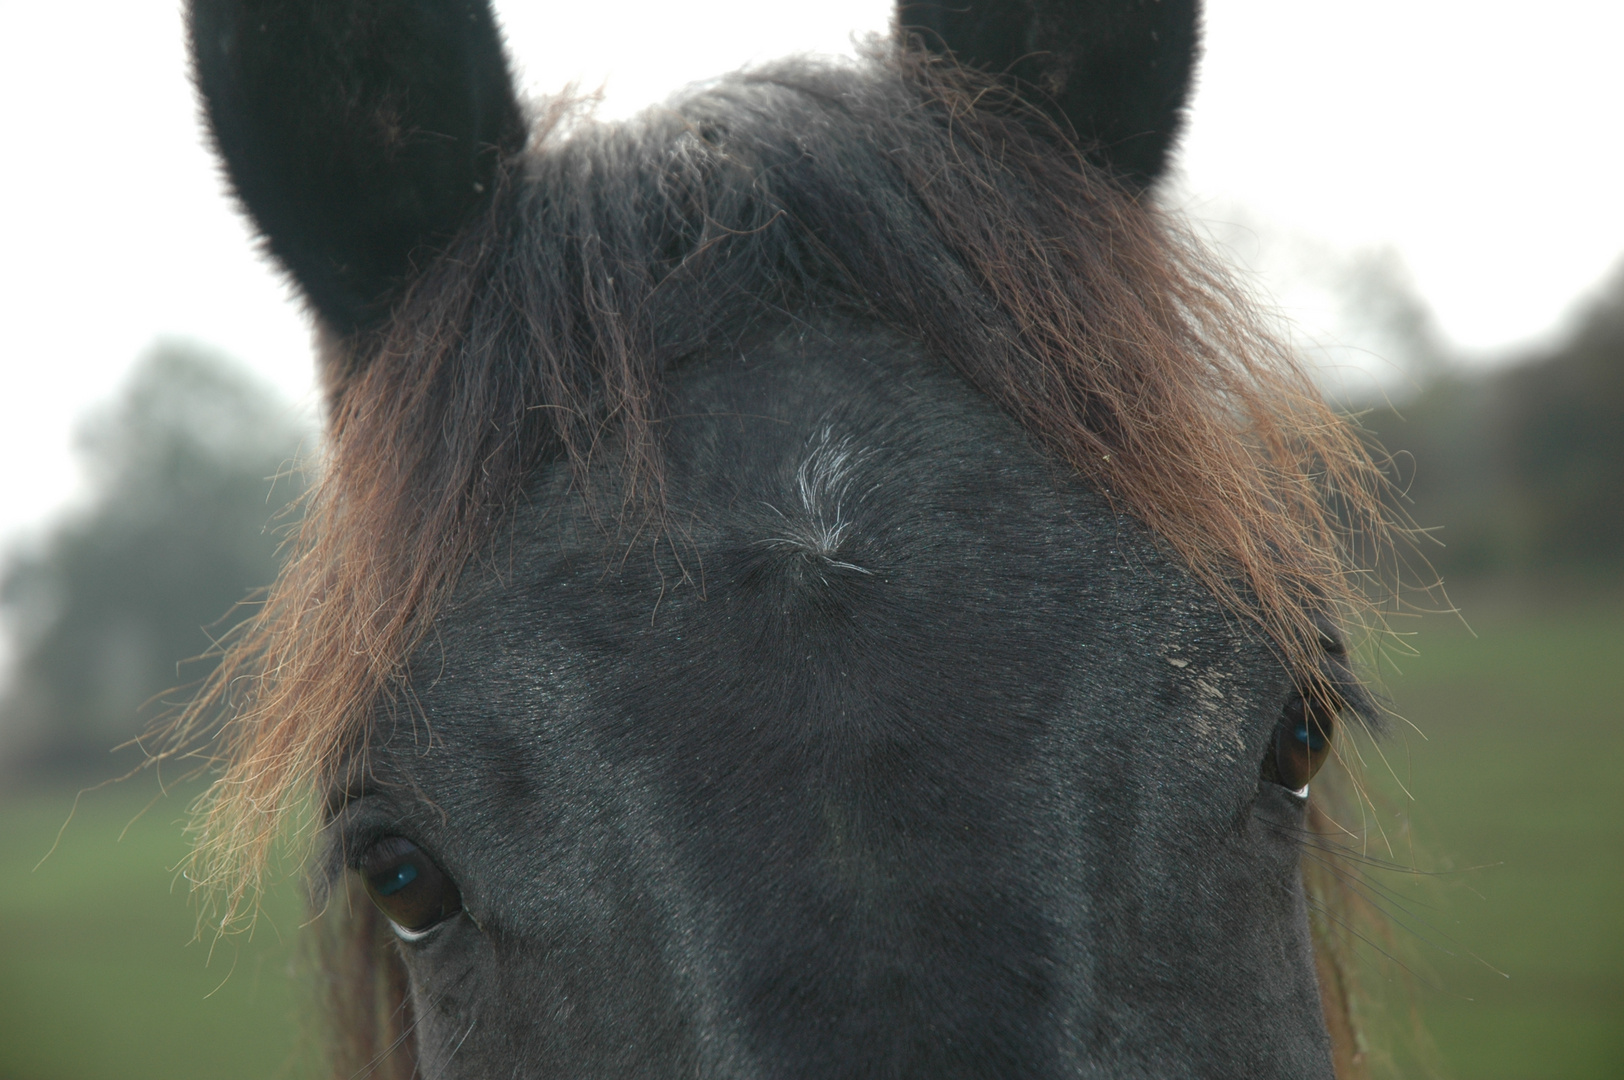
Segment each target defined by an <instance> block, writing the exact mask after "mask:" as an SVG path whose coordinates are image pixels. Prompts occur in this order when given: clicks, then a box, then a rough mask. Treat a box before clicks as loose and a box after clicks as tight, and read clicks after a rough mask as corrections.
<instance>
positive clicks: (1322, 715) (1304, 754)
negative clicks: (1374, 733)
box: [1263, 693, 1336, 795]
mask: <svg viewBox="0 0 1624 1080" xmlns="http://www.w3.org/2000/svg"><path fill="white" fill-rule="evenodd" d="M1335 730H1336V717H1335V714H1334V713H1332V712H1331V710H1330V709H1328V708H1327V707H1326V706H1325V704H1324V703H1322V702H1319V701H1315V702H1309V701H1306V700H1304V698H1303V696H1302V695H1301V694H1297V693H1294V694H1292V695H1291V697H1290V698H1289V699H1288V700H1287V701H1286V706H1285V708H1283V709H1281V710H1280V722H1279V723H1278V724H1276V725H1275V729H1274V742H1273V743H1272V744H1271V745H1270V747H1269V750H1268V752H1267V753H1265V754H1264V755H1263V779H1265V780H1268V781H1271V782H1273V783H1276V784H1279V785H1280V786H1281V787H1285V788H1290V789H1291V790H1292V791H1295V792H1297V793H1298V794H1299V795H1306V794H1308V782H1309V781H1310V780H1312V779H1314V774H1315V773H1317V772H1319V770H1320V766H1321V765H1323V764H1325V759H1326V758H1327V757H1329V756H1330V753H1331V735H1332V734H1333V733H1334V732H1335Z"/></svg>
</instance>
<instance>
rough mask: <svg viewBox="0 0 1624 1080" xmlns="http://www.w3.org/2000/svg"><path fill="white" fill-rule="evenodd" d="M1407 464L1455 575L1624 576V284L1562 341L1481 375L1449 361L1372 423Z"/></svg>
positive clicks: (1418, 506)
mask: <svg viewBox="0 0 1624 1080" xmlns="http://www.w3.org/2000/svg"><path fill="white" fill-rule="evenodd" d="M1362 420H1363V423H1364V424H1365V426H1367V427H1368V428H1370V429H1371V430H1372V431H1374V432H1375V433H1376V434H1377V436H1378V437H1379V438H1380V439H1381V441H1382V443H1383V444H1385V445H1386V447H1387V448H1388V449H1389V450H1391V451H1394V452H1395V453H1397V454H1398V455H1399V457H1400V466H1399V473H1400V476H1401V478H1402V480H1403V481H1404V482H1405V484H1406V486H1407V488H1408V492H1409V496H1410V499H1411V500H1412V505H1411V506H1410V507H1409V509H1410V512H1411V513H1412V515H1413V516H1414V518H1415V519H1416V521H1417V522H1419V523H1420V524H1421V525H1423V526H1436V527H1439V530H1438V533H1437V536H1438V539H1439V540H1441V541H1442V542H1443V545H1444V546H1443V547H1441V548H1438V547H1433V546H1431V545H1424V550H1425V551H1426V552H1427V554H1428V556H1429V558H1431V560H1432V562H1433V564H1434V566H1435V567H1437V568H1438V569H1439V570H1440V571H1441V572H1443V573H1444V574H1445V575H1446V576H1454V577H1461V576H1466V577H1474V576H1487V575H1499V574H1514V573H1524V572H1528V571H1535V572H1549V571H1562V572H1595V571H1603V572H1610V573H1617V572H1618V571H1620V570H1624V274H1620V275H1619V276H1617V277H1615V279H1614V280H1613V282H1612V283H1611V285H1610V286H1609V287H1608V288H1607V289H1605V290H1604V291H1603V293H1602V295H1601V297H1600V298H1599V299H1598V300H1596V301H1595V302H1594V303H1592V304H1591V305H1590V307H1589V308H1588V309H1587V310H1585V311H1584V312H1583V313H1582V315H1581V317H1580V319H1579V321H1578V323H1577V325H1576V328H1575V330H1574V331H1573V332H1572V333H1571V334H1570V335H1568V337H1567V338H1566V339H1565V340H1564V341H1562V342H1561V343H1559V344H1558V345H1556V346H1554V347H1552V348H1549V349H1545V350H1542V351H1540V352H1538V353H1535V354H1532V355H1530V356H1527V357H1525V358H1524V359H1523V360H1521V361H1520V362H1518V363H1515V364H1513V365H1511V366H1509V367H1506V368H1502V369H1498V370H1495V371H1491V372H1488V373H1482V374H1473V373H1467V372H1466V371H1464V370H1463V369H1462V368H1461V367H1460V365H1458V364H1455V365H1448V364H1445V365H1440V366H1439V367H1438V368H1436V369H1435V370H1434V371H1433V372H1431V373H1430V374H1429V376H1428V377H1427V378H1426V380H1425V381H1424V382H1423V383H1422V386H1421V389H1420V392H1419V393H1418V394H1417V395H1416V396H1415V397H1413V398H1411V399H1410V400H1408V401H1406V402H1404V403H1403V404H1402V405H1401V406H1398V407H1392V406H1385V405H1384V406H1382V407H1379V408H1375V409H1371V410H1369V411H1368V412H1366V413H1365V414H1364V415H1363V417H1362Z"/></svg>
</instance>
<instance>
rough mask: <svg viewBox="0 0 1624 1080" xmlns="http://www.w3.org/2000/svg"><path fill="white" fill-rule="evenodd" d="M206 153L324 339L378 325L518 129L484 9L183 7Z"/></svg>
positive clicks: (415, 3)
mask: <svg viewBox="0 0 1624 1080" xmlns="http://www.w3.org/2000/svg"><path fill="white" fill-rule="evenodd" d="M188 6H189V12H188V21H189V26H190V31H191V45H192V62H193V65H194V72H195V78H196V81H197V87H198V91H199V93H200V94H201V96H202V100H203V109H204V112H205V114H206V116H207V119H208V123H209V127H210V129H211V130H212V132H213V136H214V144H215V147H216V149H217V150H218V151H219V153H220V156H221V158H222V159H223V160H224V162H225V166H226V171H227V173H228V174H229V176H230V179H231V183H232V185H233V187H234V188H235V189H236V192H237V195H238V197H239V198H240V199H241V200H242V203H243V206H244V207H245V208H246V209H247V210H248V212H249V214H251V215H252V216H253V219H254V221H255V223H256V224H257V225H258V226H259V229H260V231H261V232H262V233H263V234H264V236H265V239H266V243H267V245H268V246H269V248H270V250H271V252H272V253H273V254H275V256H276V257H277V258H278V259H279V260H280V261H281V262H282V264H283V265H284V266H286V267H287V268H288V270H289V271H291V272H292V274H293V276H294V278H295V279H296V280H297V281H298V282H299V285H300V286H301V287H302V288H303V290H304V292H305V295H306V296H307V297H309V299H310V301H311V303H312V304H313V305H314V306H315V308H316V310H317V311H318V312H319V313H320V315H321V316H322V318H323V319H324V320H325V321H326V322H327V323H328V324H329V325H330V327H331V328H332V329H333V330H336V331H338V332H339V333H341V334H347V333H350V332H353V331H355V330H359V329H363V328H365V327H368V326H370V325H373V324H374V323H376V322H377V321H378V320H379V319H380V318H381V317H382V316H383V314H384V313H385V312H387V310H388V308H389V305H390V304H391V303H392V302H393V301H394V300H395V299H396V298H397V297H398V295H399V293H400V291H401V289H402V288H403V286H404V285H405V283H406V281H407V280H408V279H409V278H410V276H411V273H412V269H413V266H414V265H420V264H421V262H422V259H423V257H424V256H425V255H427V254H431V253H432V252H433V251H434V249H435V248H436V246H438V245H441V244H443V243H444V242H445V241H446V240H447V239H448V238H449V237H450V236H451V234H452V233H454V232H456V230H457V229H458V228H459V227H461V226H462V225H463V224H464V223H465V222H466V221H467V220H468V219H469V217H470V216H471V215H472V214H473V213H475V212H476V211H477V210H478V209H479V208H480V207H481V206H483V205H484V204H485V202H486V201H487V200H488V199H489V198H490V193H491V190H492V187H493V181H494V179H495V176H496V170H497V168H498V166H499V165H500V163H501V160H502V159H503V158H504V157H506V156H508V155H511V154H513V153H516V152H517V151H518V150H520V149H521V148H522V147H523V145H524V139H525V124H524V119H523V116H522V114H521V112H520V110H519V105H518V100H517V97H516V95H515V93H514V89H513V82H512V78H511V77H510V75H509V73H508V66H507V60H506V58H505V56H504V55H503V51H502V42H501V38H500V36H499V35H498V33H497V30H496V23H495V20H494V18H493V17H492V15H491V10H490V7H489V5H488V3H487V2H486V0H190V3H189V5H188Z"/></svg>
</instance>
